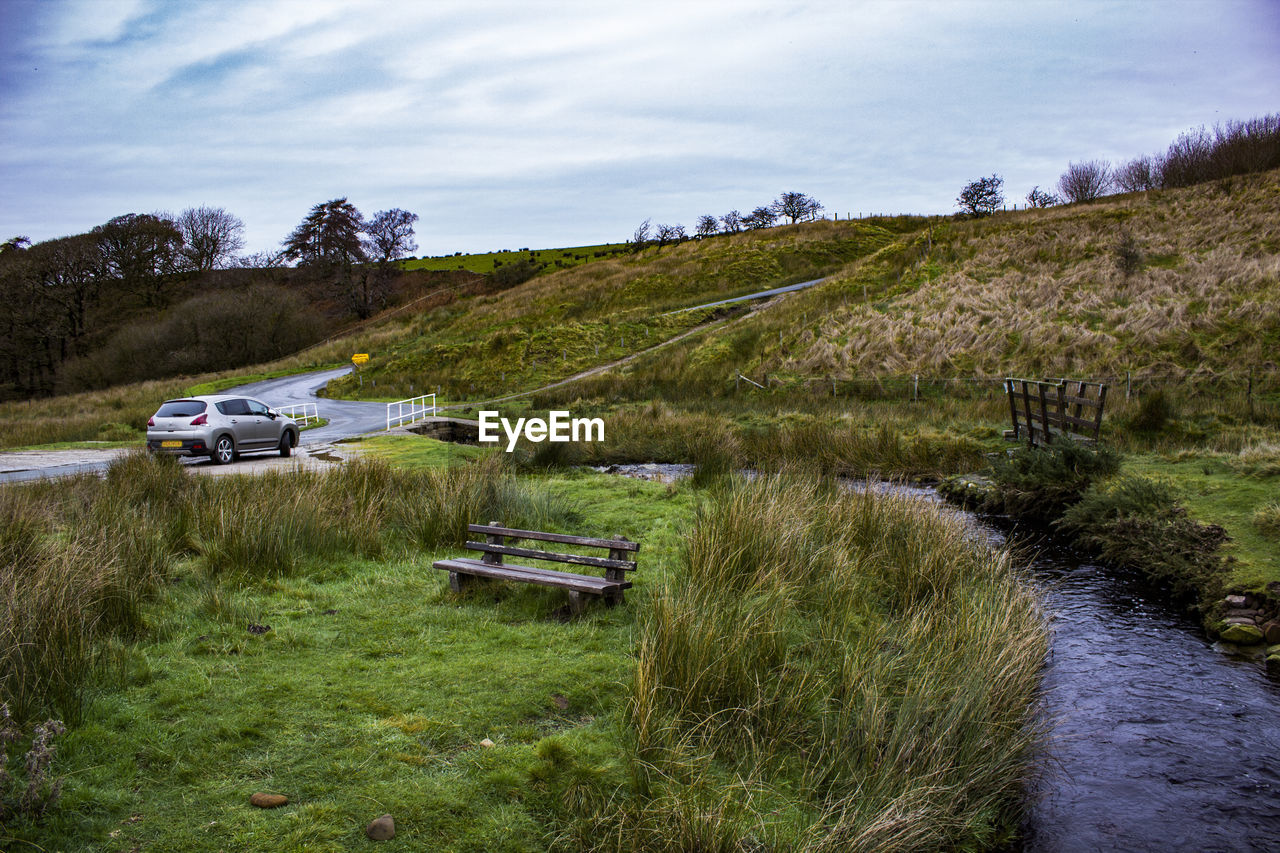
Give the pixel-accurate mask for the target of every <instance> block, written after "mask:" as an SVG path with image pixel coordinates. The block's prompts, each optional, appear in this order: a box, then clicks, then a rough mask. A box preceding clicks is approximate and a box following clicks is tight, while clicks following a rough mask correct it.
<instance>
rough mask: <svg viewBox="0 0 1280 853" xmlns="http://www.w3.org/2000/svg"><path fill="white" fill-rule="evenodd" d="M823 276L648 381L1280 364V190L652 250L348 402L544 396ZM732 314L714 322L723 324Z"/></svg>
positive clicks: (1148, 197)
mask: <svg viewBox="0 0 1280 853" xmlns="http://www.w3.org/2000/svg"><path fill="white" fill-rule="evenodd" d="M819 275H827V276H829V278H828V281H826V282H824V283H823V284H822V285H820V286H818V287H815V288H813V289H812V290H807V291H803V292H800V293H796V294H792V295H789V296H787V297H785V298H783V299H779V300H776V301H775V302H773V303H771V304H770V305H768V306H765V307H764V308H763V309H762V310H759V311H755V312H747V311H745V310H743V309H737V310H736V311H735V312H732V313H736V314H740V315H741V316H738V317H736V318H735V319H730V320H729V321H728V322H725V323H720V324H715V325H714V326H713V327H711V328H709V329H708V331H707V332H706V333H704V334H695V335H693V336H692V337H690V338H688V339H686V340H684V341H681V342H680V343H678V344H675V345H673V346H671V347H667V348H664V349H663V350H661V351H660V352H657V353H654V354H652V355H651V356H648V357H644V356H642V357H641V358H640V359H638V360H637V361H635V362H633V363H632V364H631V365H630V366H629V368H628V370H629V371H630V372H631V373H633V374H635V375H643V376H645V377H647V378H650V379H652V378H655V377H662V378H665V379H667V380H669V381H670V382H672V383H676V384H679V385H681V386H684V387H689V386H692V385H698V384H706V385H707V386H708V387H710V386H716V385H721V386H723V385H724V384H725V383H726V382H728V381H730V380H731V379H732V377H733V376H734V375H735V373H736V372H738V371H741V372H743V373H745V374H748V375H755V376H759V375H762V374H768V375H769V376H770V377H772V378H775V379H782V380H785V379H788V378H792V379H799V378H823V379H828V378H835V379H838V380H841V379H842V380H860V379H866V378H868V377H876V378H887V377H893V376H904V375H913V374H920V375H922V376H925V377H953V378H965V377H1000V376H1004V375H1007V374H1010V373H1015V374H1028V375H1032V374H1039V375H1073V376H1078V375H1090V376H1100V377H1111V378H1113V379H1116V378H1124V377H1125V376H1126V375H1127V374H1129V375H1132V376H1133V377H1134V378H1135V379H1140V378H1144V377H1145V378H1152V379H1178V378H1180V377H1185V376H1206V375H1223V374H1235V375H1244V374H1247V373H1248V372H1249V371H1251V370H1252V371H1255V372H1257V373H1258V374H1259V376H1266V375H1269V374H1274V371H1275V369H1276V366H1277V356H1276V353H1277V352H1280V311H1277V310H1276V306H1277V305H1280V172H1274V171H1273V172H1269V173H1264V174H1261V175H1253V176H1246V177H1238V178H1234V179H1230V180H1227V181H1220V182H1216V183H1211V184H1204V185H1200V186H1196V187H1191V188H1187V189H1176V190H1166V191H1152V192H1147V193H1135V194H1129V195H1122V196H1112V197H1108V198H1106V199H1103V200H1101V201H1098V202H1095V203H1092V204H1086V205H1066V206H1060V207H1053V208H1047V209H1041V210H1030V211H1019V212H1016V213H1004V214H998V215H996V216H993V217H990V218H987V219H979V220H957V219H932V220H925V219H921V218H912V219H907V218H902V219H893V220H863V221H855V222H816V223H808V224H802V225H794V226H788V227H784V228H776V229H769V230H768V231H765V232H755V233H744V234H737V235H731V236H722V237H717V238H715V239H711V240H704V241H696V242H689V243H685V244H683V245H679V246H670V247H666V248H665V249H663V250H661V251H655V250H653V249H650V250H646V251H645V252H643V253H640V254H638V255H632V256H626V257H620V258H611V259H607V260H600V261H596V262H593V263H589V264H585V265H583V266H579V267H576V268H573V269H567V270H563V271H559V272H555V273H551V274H548V275H543V276H540V277H538V278H537V279H534V280H532V281H529V282H527V283H525V284H523V285H521V286H518V287H516V288H513V289H511V290H509V291H506V292H503V293H500V294H497V295H493V296H486V297H477V298H474V299H461V300H458V301H457V302H454V303H452V304H450V305H448V306H445V307H443V308H440V309H437V310H435V311H433V312H431V313H430V314H426V315H422V316H419V317H418V318H417V320H416V321H414V322H413V323H412V324H410V325H407V326H405V327H404V328H403V329H401V330H400V331H399V332H396V333H393V334H391V333H386V334H383V335H382V336H381V337H380V338H379V344H380V347H381V349H380V351H379V352H377V353H375V358H374V361H373V362H372V363H371V365H370V366H369V369H368V370H367V371H366V373H365V380H366V381H368V380H376V382H377V385H376V391H375V390H374V388H375V386H374V385H372V384H365V385H363V387H362V389H361V387H360V386H357V385H356V382H358V381H359V380H353V381H352V382H351V383H349V384H348V385H346V386H345V387H340V388H337V389H335V393H336V394H338V395H355V394H358V393H360V391H361V390H363V393H364V394H366V395H369V396H377V397H382V398H386V397H390V396H395V395H397V394H400V393H402V392H403V393H404V394H406V395H407V394H409V393H412V389H418V390H419V391H420V390H421V389H428V388H429V389H435V388H437V387H438V388H440V389H441V391H442V393H443V396H444V397H445V398H447V399H454V400H456V399H466V398H474V397H476V396H485V395H491V394H495V393H498V392H511V391H518V390H527V389H531V388H534V387H538V386H539V385H541V384H545V383H546V382H550V381H555V380H558V379H562V378H564V377H566V376H569V375H573V374H575V373H577V372H579V371H582V370H584V369H587V368H591V367H595V366H598V365H602V364H607V363H609V362H611V361H613V360H616V359H618V358H621V357H624V356H627V355H633V354H635V353H636V352H638V351H641V350H644V349H646V348H648V347H650V346H652V345H654V344H656V343H658V342H659V341H662V340H667V339H669V338H671V337H674V336H675V335H677V334H679V333H682V332H684V331H687V330H689V329H691V328H694V327H696V326H698V325H700V324H703V323H706V322H707V321H708V320H709V319H711V318H712V316H713V315H712V312H711V311H707V310H703V311H697V312H688V313H680V314H672V315H666V316H663V315H664V314H665V312H668V311H672V310H675V309H679V308H683V307H688V306H691V305H696V304H699V303H701V302H704V301H710V300H714V299H720V298H725V297H727V296H733V295H739V294H744V293H749V292H752V291H755V290H760V289H764V288H769V287H775V286H778V285H780V284H787V283H792V282H796V281H801V280H804V279H806V278H812V277H817V276H819ZM725 313H726V311H725V309H721V310H720V311H719V312H718V313H717V314H716V315H714V316H717V317H719V316H723V315H724V314H725Z"/></svg>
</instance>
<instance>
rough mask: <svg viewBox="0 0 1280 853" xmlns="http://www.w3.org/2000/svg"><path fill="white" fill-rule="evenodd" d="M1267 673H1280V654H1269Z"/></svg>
mask: <svg viewBox="0 0 1280 853" xmlns="http://www.w3.org/2000/svg"><path fill="white" fill-rule="evenodd" d="M1267 674H1268V675H1280V655H1268V656H1267Z"/></svg>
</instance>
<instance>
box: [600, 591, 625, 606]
mask: <svg viewBox="0 0 1280 853" xmlns="http://www.w3.org/2000/svg"><path fill="white" fill-rule="evenodd" d="M626 601H627V599H626V595H625V593H624V592H623V591H622V590H618V591H617V592H607V593H605V596H604V606H605V607H617V606H618V605H619V604H626Z"/></svg>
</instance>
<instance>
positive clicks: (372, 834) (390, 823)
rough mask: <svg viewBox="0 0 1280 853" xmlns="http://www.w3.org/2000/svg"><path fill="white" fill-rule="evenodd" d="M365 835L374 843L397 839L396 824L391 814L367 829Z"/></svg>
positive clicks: (379, 819)
mask: <svg viewBox="0 0 1280 853" xmlns="http://www.w3.org/2000/svg"><path fill="white" fill-rule="evenodd" d="M364 834H365V835H367V836H369V838H370V839H371V840H373V841H387V840H390V839H392V838H395V837H396V822H395V820H394V819H393V818H392V817H391V815H389V814H384V815H383V816H382V817H380V818H378V819H377V820H375V821H374V822H373V823H371V824H369V825H368V826H367V827H365V830H364Z"/></svg>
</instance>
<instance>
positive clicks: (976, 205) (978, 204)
mask: <svg viewBox="0 0 1280 853" xmlns="http://www.w3.org/2000/svg"><path fill="white" fill-rule="evenodd" d="M1003 187H1004V178H1002V177H1000V176H999V175H992V176H991V177H989V178H978V179H977V180H976V181H970V182H969V183H967V184H965V186H964V189H962V190H960V195H959V196H958V197H957V198H956V204H957V205H959V206H960V210H961V211H962V212H964V213H966V214H968V215H969V216H990V215H991V214H993V213H995V212H996V209H997V208H998V207H1000V205H1002V204H1004V191H1003V189H1002V188H1003Z"/></svg>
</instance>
